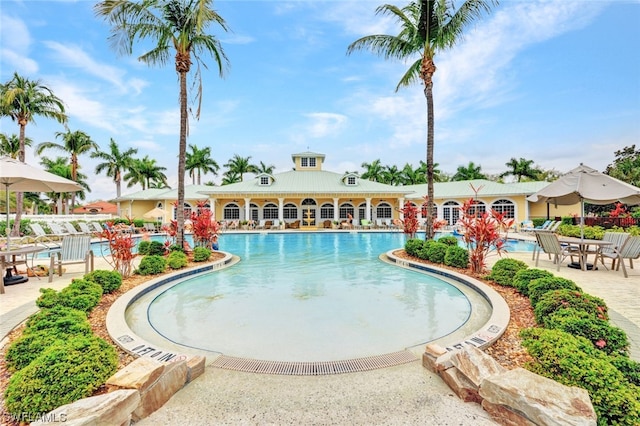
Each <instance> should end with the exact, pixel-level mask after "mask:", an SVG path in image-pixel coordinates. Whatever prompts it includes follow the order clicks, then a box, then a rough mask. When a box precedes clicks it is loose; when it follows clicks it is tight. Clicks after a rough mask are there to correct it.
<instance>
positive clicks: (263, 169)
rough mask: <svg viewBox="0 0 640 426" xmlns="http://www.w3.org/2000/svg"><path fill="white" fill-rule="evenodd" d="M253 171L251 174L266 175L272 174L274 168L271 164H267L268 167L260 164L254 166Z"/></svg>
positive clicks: (262, 163)
mask: <svg viewBox="0 0 640 426" xmlns="http://www.w3.org/2000/svg"><path fill="white" fill-rule="evenodd" d="M253 167H254V170H253V173H266V174H268V175H270V174H273V171H274V170H275V169H276V166H274V165H273V164H269V165H268V166H267V165H266V164H265V163H264V162H262V161H261V162H260V164H259V165H258V164H256V165H255V166H253Z"/></svg>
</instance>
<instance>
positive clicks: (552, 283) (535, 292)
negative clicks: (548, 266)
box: [527, 275, 582, 306]
mask: <svg viewBox="0 0 640 426" xmlns="http://www.w3.org/2000/svg"><path fill="white" fill-rule="evenodd" d="M551 290H575V291H582V289H581V288H580V287H578V286H577V285H576V283H575V282H573V281H571V280H569V279H567V278H562V277H556V276H553V275H552V276H551V277H547V278H537V279H535V280H533V281H531V282H530V283H529V288H528V291H527V292H528V293H529V300H531V305H533V306H535V305H536V304H537V303H538V301H539V300H540V298H541V297H542V296H543V295H544V294H545V293H546V292H548V291H551Z"/></svg>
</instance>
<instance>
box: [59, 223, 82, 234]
mask: <svg viewBox="0 0 640 426" xmlns="http://www.w3.org/2000/svg"><path fill="white" fill-rule="evenodd" d="M61 226H62V229H63V230H65V231H67V232H68V233H69V234H82V232H79V231H78V230H77V229H76V227H75V226H73V224H72V223H71V222H62V223H61Z"/></svg>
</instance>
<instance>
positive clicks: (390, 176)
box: [382, 165, 402, 185]
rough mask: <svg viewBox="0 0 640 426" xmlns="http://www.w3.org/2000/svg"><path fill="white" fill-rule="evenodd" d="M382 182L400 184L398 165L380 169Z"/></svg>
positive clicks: (400, 176) (400, 174)
mask: <svg viewBox="0 0 640 426" xmlns="http://www.w3.org/2000/svg"><path fill="white" fill-rule="evenodd" d="M382 183H386V184H387V185H401V184H402V171H401V170H400V169H398V166H395V165H394V166H387V167H385V169H384V170H383V171H382Z"/></svg>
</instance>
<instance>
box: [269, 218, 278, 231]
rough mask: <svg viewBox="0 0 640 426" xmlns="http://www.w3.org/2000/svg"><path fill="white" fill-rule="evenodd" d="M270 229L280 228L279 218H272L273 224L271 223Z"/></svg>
mask: <svg viewBox="0 0 640 426" xmlns="http://www.w3.org/2000/svg"><path fill="white" fill-rule="evenodd" d="M271 229H280V219H273V225H271Z"/></svg>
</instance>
